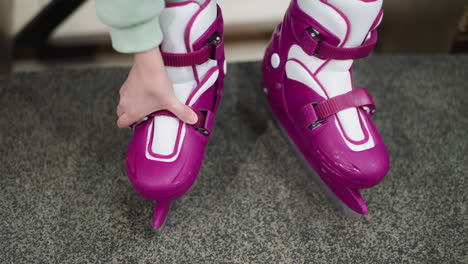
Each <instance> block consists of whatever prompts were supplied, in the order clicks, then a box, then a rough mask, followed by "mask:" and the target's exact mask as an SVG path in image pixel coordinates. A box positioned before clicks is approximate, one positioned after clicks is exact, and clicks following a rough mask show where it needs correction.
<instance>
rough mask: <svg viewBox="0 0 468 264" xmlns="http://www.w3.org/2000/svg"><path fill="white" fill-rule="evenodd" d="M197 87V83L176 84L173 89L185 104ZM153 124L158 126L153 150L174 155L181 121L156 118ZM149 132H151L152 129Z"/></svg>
mask: <svg viewBox="0 0 468 264" xmlns="http://www.w3.org/2000/svg"><path fill="white" fill-rule="evenodd" d="M195 86H196V82H195V81H192V82H186V83H179V84H174V85H173V87H174V91H175V94H176V97H177V99H179V101H180V102H182V103H185V102H186V101H187V99H188V97H189V96H190V93H191V92H192V91H193V89H195ZM153 122H154V124H156V127H155V128H154V131H153V145H152V146H151V150H152V151H153V152H154V153H156V154H159V155H163V156H167V155H169V154H172V153H173V152H174V148H175V144H176V139H177V132H178V130H179V119H177V118H174V117H170V116H157V117H154V121H153ZM149 131H151V129H150V130H149ZM148 134H150V133H148Z"/></svg>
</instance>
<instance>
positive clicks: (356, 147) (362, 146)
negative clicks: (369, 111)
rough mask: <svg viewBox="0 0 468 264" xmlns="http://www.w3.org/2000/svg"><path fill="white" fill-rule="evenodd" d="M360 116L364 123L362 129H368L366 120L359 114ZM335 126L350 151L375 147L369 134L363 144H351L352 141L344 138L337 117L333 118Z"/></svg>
mask: <svg viewBox="0 0 468 264" xmlns="http://www.w3.org/2000/svg"><path fill="white" fill-rule="evenodd" d="M361 118H362V120H363V123H364V129H366V130H367V131H369V127H368V126H367V122H366V121H365V119H364V118H363V117H362V115H361ZM335 126H336V127H337V129H338V131H340V135H341V137H342V138H343V139H344V142H345V143H346V145H347V146H348V148H350V149H351V150H352V151H363V150H367V149H371V148H373V147H375V142H374V138H373V137H371V136H370V135H369V140H367V141H366V142H365V143H364V144H360V145H356V144H353V143H351V142H349V141H348V140H346V138H345V136H344V135H343V131H341V129H340V124H338V119H336V118H335Z"/></svg>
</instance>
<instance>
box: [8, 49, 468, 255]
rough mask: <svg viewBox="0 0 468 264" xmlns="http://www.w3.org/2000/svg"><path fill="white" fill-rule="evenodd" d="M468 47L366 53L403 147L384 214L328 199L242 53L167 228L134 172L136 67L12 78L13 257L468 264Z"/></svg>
mask: <svg viewBox="0 0 468 264" xmlns="http://www.w3.org/2000/svg"><path fill="white" fill-rule="evenodd" d="M467 69H468V57H447V56H435V57H424V56H420V57H418V56H416V57H371V58H369V59H367V60H364V61H362V62H359V63H358V64H357V65H356V69H355V72H356V83H357V84H358V85H362V86H365V87H368V88H369V90H370V91H371V93H372V94H373V95H374V98H375V99H376V101H377V104H378V109H379V112H378V114H377V115H376V116H375V118H374V120H375V122H376V124H377V126H378V127H379V129H380V131H381V133H382V135H383V137H384V139H385V140H386V143H387V145H388V147H389V150H390V153H391V157H392V168H391V171H390V173H389V175H388V177H387V178H386V179H385V181H384V182H383V183H382V184H381V185H379V186H378V187H376V188H373V189H370V190H364V191H363V194H364V197H365V198H366V200H367V201H368V204H369V208H370V214H369V215H368V216H364V217H361V218H360V219H357V220H356V219H354V220H353V219H349V218H346V217H344V216H343V215H342V214H340V212H338V211H337V210H336V209H334V207H333V206H332V204H331V203H330V202H329V201H328V200H327V198H326V196H325V195H324V194H323V192H321V191H320V189H319V188H318V185H317V184H316V183H314V182H313V181H312V180H311V176H310V175H308V173H307V172H306V170H304V169H303V168H302V167H301V165H300V163H299V160H298V158H297V157H295V156H294V154H293V152H292V151H291V150H290V149H289V146H288V145H287V143H286V141H285V140H284V138H283V137H282V136H281V135H280V133H279V130H278V129H277V128H276V127H275V126H274V125H273V123H272V122H271V121H270V118H269V116H268V115H267V114H266V112H265V111H264V108H263V106H262V105H261V104H259V103H258V98H257V97H258V93H256V92H254V90H255V89H259V78H260V76H259V64H258V63H253V64H235V65H230V69H229V77H228V79H227V83H226V86H225V90H224V91H225V92H224V97H223V101H222V104H221V108H220V111H219V115H218V120H217V123H216V128H215V132H214V135H213V137H212V140H211V142H210V145H209V147H208V150H207V155H206V158H205V163H204V165H203V168H202V171H201V174H200V177H199V179H198V181H197V183H196V184H195V185H194V187H193V188H192V189H191V191H190V192H189V193H188V194H187V195H185V196H184V197H183V198H181V199H180V200H178V201H177V202H176V203H175V205H174V206H173V207H172V211H171V214H170V216H169V219H168V222H167V224H166V226H165V229H164V230H163V232H161V233H158V232H155V231H153V230H151V226H150V222H151V216H152V210H153V204H152V203H151V202H150V201H146V200H144V199H142V198H140V197H139V196H138V195H137V194H136V193H135V192H134V191H133V190H132V188H131V186H130V184H129V183H128V181H127V178H126V175H125V170H124V156H125V148H126V145H127V142H128V140H129V138H130V136H131V132H130V131H129V130H125V131H122V130H118V129H117V128H116V127H115V123H114V122H115V116H114V107H115V104H116V103H117V95H118V87H119V84H120V83H121V82H122V81H123V80H124V78H125V76H126V71H127V70H126V69H106V70H84V71H61V70H58V71H54V72H49V73H30V74H16V75H13V76H10V77H0V113H1V116H0V127H1V130H0V146H1V147H0V175H1V176H0V186H1V189H0V249H1V250H0V262H1V263H10V262H11V263H36V262H42V263H95V262H102V263H109V262H115V263H121V262H123V263H196V262H213V263H302V262H310V263H468V256H467V250H468V239H467V236H468V213H467V203H468V194H467V190H468V183H467V172H466V171H467V170H468V158H467V153H468V149H467V145H468V138H467V135H468V133H467V132H468V131H467V128H468V117H467V113H468V103H467V102H468V84H467V83H468V70H467Z"/></svg>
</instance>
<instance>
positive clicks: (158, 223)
mask: <svg viewBox="0 0 468 264" xmlns="http://www.w3.org/2000/svg"><path fill="white" fill-rule="evenodd" d="M171 204H172V201H156V205H155V208H154V216H153V228H154V229H158V230H160V229H161V227H162V226H163V225H164V222H165V221H166V218H167V215H168V214H169V210H170V209H171Z"/></svg>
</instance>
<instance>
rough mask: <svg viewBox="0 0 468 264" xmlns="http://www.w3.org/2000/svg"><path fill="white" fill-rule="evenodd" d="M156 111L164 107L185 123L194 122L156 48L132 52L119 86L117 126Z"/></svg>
mask: <svg viewBox="0 0 468 264" xmlns="http://www.w3.org/2000/svg"><path fill="white" fill-rule="evenodd" d="M159 110H168V111H170V112H171V113H173V114H174V115H175V116H177V118H179V119H180V120H182V121H183V122H185V123H188V124H195V123H196V122H197V118H198V117H197V115H196V114H195V112H193V110H192V109H191V108H190V107H188V106H186V105H184V104H182V103H181V102H180V101H179V100H178V99H177V98H176V97H175V94H174V89H173V87H172V82H171V80H170V79H169V76H168V75H167V72H166V70H165V68H164V62H163V59H162V56H161V52H160V51H159V47H156V48H153V49H152V50H149V51H144V52H140V53H136V54H135V55H134V61H133V66H132V69H131V70H130V73H129V74H128V78H127V80H126V81H125V83H124V84H123V86H122V88H120V101H119V105H118V106H117V116H118V120H117V125H118V126H119V127H120V128H127V127H129V126H131V125H132V124H134V123H136V122H138V121H139V120H141V119H142V118H143V117H145V116H147V115H148V114H151V113H153V112H156V111H159Z"/></svg>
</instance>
